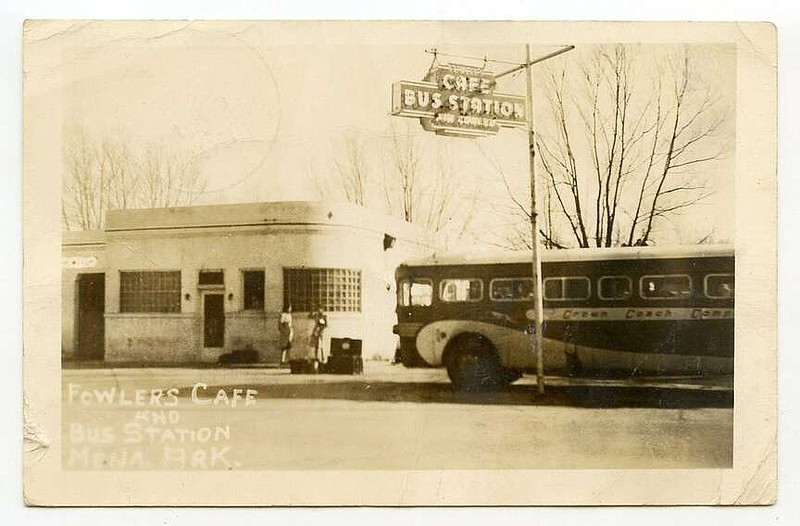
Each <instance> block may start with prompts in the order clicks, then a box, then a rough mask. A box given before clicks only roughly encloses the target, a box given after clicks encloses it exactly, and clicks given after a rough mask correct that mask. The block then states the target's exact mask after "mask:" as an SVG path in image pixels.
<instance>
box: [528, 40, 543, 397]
mask: <svg viewBox="0 0 800 526" xmlns="http://www.w3.org/2000/svg"><path fill="white" fill-rule="evenodd" d="M525 64H526V65H527V66H526V67H525V80H526V83H527V88H528V89H527V97H528V100H527V104H526V105H527V107H528V160H529V162H530V174H531V243H532V245H533V298H534V301H535V302H536V304H535V305H534V308H533V309H534V316H533V324H534V331H535V332H534V334H533V352H534V354H535V355H536V388H537V390H538V391H539V394H544V357H543V352H542V321H543V319H544V306H543V303H542V261H541V259H540V254H539V225H538V216H539V212H538V207H537V200H536V135H535V134H534V130H533V79H532V77H531V45H530V44H525Z"/></svg>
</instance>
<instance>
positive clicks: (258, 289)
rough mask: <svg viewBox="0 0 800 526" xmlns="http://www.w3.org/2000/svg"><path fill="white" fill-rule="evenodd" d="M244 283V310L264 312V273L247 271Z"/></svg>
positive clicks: (261, 271)
mask: <svg viewBox="0 0 800 526" xmlns="http://www.w3.org/2000/svg"><path fill="white" fill-rule="evenodd" d="M243 274H244V276H243V278H244V279H243V281H244V309H245V310H264V271H263V270H245V271H244V272H243Z"/></svg>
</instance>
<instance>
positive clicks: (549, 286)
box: [542, 276, 591, 301]
mask: <svg viewBox="0 0 800 526" xmlns="http://www.w3.org/2000/svg"><path fill="white" fill-rule="evenodd" d="M590 284H591V282H590V281H589V278H587V277H584V276H580V277H569V278H545V280H544V283H543V284H542V286H543V287H544V299H546V300H551V301H568V300H588V299H589V296H590V295H591V290H590V289H591V286H590Z"/></svg>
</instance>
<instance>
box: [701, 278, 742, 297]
mask: <svg viewBox="0 0 800 526" xmlns="http://www.w3.org/2000/svg"><path fill="white" fill-rule="evenodd" d="M735 288H736V282H735V281H734V276H733V274H709V275H707V276H706V277H705V293H706V296H707V297H709V298H714V299H726V298H732V297H733V293H734V290H735Z"/></svg>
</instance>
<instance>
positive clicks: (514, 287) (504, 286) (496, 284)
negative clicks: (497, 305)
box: [489, 278, 533, 301]
mask: <svg viewBox="0 0 800 526" xmlns="http://www.w3.org/2000/svg"><path fill="white" fill-rule="evenodd" d="M489 296H490V297H491V298H492V300H494V301H525V300H531V299H533V280H532V279H531V278H495V279H493V280H492V281H491V282H490V283H489Z"/></svg>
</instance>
